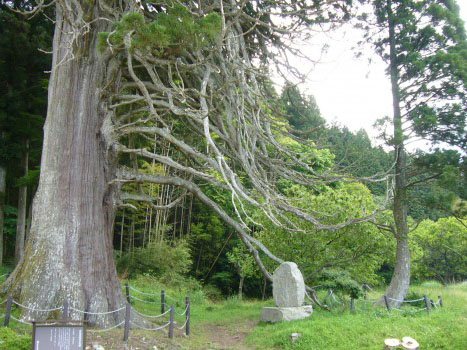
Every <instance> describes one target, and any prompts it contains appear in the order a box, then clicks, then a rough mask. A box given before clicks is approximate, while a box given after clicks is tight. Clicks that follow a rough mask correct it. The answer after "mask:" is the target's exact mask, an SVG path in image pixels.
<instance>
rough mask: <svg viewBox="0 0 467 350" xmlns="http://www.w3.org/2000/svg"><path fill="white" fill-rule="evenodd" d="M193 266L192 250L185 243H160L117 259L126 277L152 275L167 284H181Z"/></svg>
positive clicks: (119, 268) (118, 267) (137, 249)
mask: <svg viewBox="0 0 467 350" xmlns="http://www.w3.org/2000/svg"><path fill="white" fill-rule="evenodd" d="M190 266H191V257H190V249H189V248H188V245H187V244H186V242H184V241H180V242H178V243H174V244H171V243H167V242H159V243H156V244H151V245H149V246H148V247H145V248H135V249H134V250H133V251H131V252H128V253H126V254H124V255H122V256H121V257H117V270H118V272H119V274H121V275H124V276H125V277H129V278H135V277H136V276H137V275H142V274H146V275H151V276H155V277H157V278H158V279H159V280H160V281H161V282H163V283H166V284H176V283H181V282H182V281H184V280H185V277H184V276H183V275H184V274H185V273H187V272H188V271H189V269H190Z"/></svg>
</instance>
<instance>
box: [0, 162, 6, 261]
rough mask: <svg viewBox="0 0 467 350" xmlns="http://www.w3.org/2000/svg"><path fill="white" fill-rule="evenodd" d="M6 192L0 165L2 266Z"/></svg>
mask: <svg viewBox="0 0 467 350" xmlns="http://www.w3.org/2000/svg"><path fill="white" fill-rule="evenodd" d="M5 190H6V168H4V167H3V166H1V165H0V265H2V264H3V223H4V217H5V214H4V209H3V208H4V206H5Z"/></svg>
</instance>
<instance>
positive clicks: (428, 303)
mask: <svg viewBox="0 0 467 350" xmlns="http://www.w3.org/2000/svg"><path fill="white" fill-rule="evenodd" d="M339 299H340V300H339ZM339 299H338V297H336V294H335V293H334V292H333V290H332V289H329V290H328V291H327V293H326V296H325V300H324V302H323V303H325V302H326V300H328V301H329V302H330V303H331V306H332V304H333V303H337V304H340V305H345V304H346V302H345V300H343V299H342V298H339ZM391 301H392V302H397V303H399V304H400V305H403V304H409V305H410V304H412V303H423V304H424V307H422V308H419V309H416V310H413V309H406V310H404V309H400V308H396V307H394V306H391V303H390V302H391ZM356 302H360V303H363V305H375V304H377V303H381V304H382V303H383V302H384V305H385V306H386V309H387V311H388V312H391V311H392V310H396V311H398V312H410V313H418V312H420V311H426V312H428V313H429V312H430V311H431V310H432V309H435V310H437V309H438V306H439V307H443V306H444V302H443V298H442V297H441V296H438V301H436V302H435V301H434V300H433V299H428V297H427V296H426V295H424V296H423V297H422V298H418V299H412V300H405V299H404V300H400V299H394V298H391V297H388V296H386V295H383V296H382V297H381V298H379V299H356V298H351V299H350V311H351V312H355V303H356ZM364 309H366V306H365V307H364Z"/></svg>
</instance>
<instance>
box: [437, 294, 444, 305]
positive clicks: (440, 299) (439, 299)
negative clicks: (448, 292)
mask: <svg viewBox="0 0 467 350" xmlns="http://www.w3.org/2000/svg"><path fill="white" fill-rule="evenodd" d="M438 301H439V306H441V307H443V306H444V302H443V298H441V295H438Z"/></svg>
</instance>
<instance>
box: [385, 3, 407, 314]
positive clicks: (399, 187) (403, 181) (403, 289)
mask: <svg viewBox="0 0 467 350" xmlns="http://www.w3.org/2000/svg"><path fill="white" fill-rule="evenodd" d="M391 5H392V1H391V0H387V9H388V27H389V49H390V75H391V87H392V98H393V111H394V118H393V122H394V149H395V156H396V164H395V193H394V208H393V215H394V222H395V226H396V227H395V232H394V234H395V238H396V242H397V253H396V264H395V266H394V273H393V275H392V279H391V283H390V284H389V287H388V288H387V290H386V296H388V297H389V298H390V300H389V301H390V303H391V305H392V306H398V305H399V304H400V301H398V300H403V299H404V298H405V296H406V295H407V292H408V290H409V285H410V250H409V241H408V228H407V201H406V196H407V191H406V186H407V174H406V167H407V160H406V152H405V148H404V141H405V140H404V133H403V129H402V116H401V109H400V91H399V69H398V65H397V55H396V45H395V21H394V15H393V13H392V9H391ZM391 299H395V300H391Z"/></svg>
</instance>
